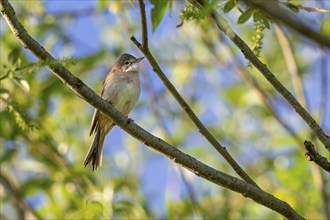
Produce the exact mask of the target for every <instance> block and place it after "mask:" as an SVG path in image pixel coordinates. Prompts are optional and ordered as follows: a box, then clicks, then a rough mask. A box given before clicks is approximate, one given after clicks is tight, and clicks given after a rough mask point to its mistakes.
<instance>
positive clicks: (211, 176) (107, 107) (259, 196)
mask: <svg viewBox="0 0 330 220" xmlns="http://www.w3.org/2000/svg"><path fill="white" fill-rule="evenodd" d="M0 11H1V14H2V16H3V17H4V19H5V20H6V22H7V24H8V25H9V27H10V29H11V30H12V32H13V33H14V35H15V36H16V37H17V39H18V40H19V41H20V42H21V43H22V45H23V46H24V47H25V48H27V49H29V50H30V51H31V52H33V53H34V54H35V55H36V56H37V57H38V58H39V59H41V60H50V61H52V62H49V63H48V67H49V69H50V70H51V71H52V72H53V73H54V74H55V75H56V76H57V77H58V78H60V79H61V80H62V81H63V83H64V84H65V85H67V86H68V87H69V88H70V89H71V90H72V91H74V92H75V93H76V94H77V95H79V96H80V97H81V98H83V99H84V100H86V101H87V102H88V103H90V104H91V105H92V106H94V107H95V108H97V109H98V110H100V111H101V112H102V113H103V114H105V115H107V116H108V117H109V118H111V119H112V120H113V121H114V123H116V124H117V125H118V126H120V127H121V128H122V129H124V130H125V131H126V132H128V133H129V134H130V135H132V136H133V137H135V138H136V139H138V140H140V141H141V142H143V143H144V144H145V145H147V146H149V147H150V148H152V149H154V150H155V151H157V152H160V153H161V154H163V155H164V156H166V157H167V158H169V159H171V160H173V162H175V163H177V164H180V165H181V166H183V167H185V168H187V169H189V170H190V171H191V172H193V173H195V174H196V175H198V176H201V177H203V178H204V179H207V180H209V181H210V182H213V183H215V184H217V185H219V186H223V187H226V188H228V189H231V190H233V191H235V192H239V193H241V194H242V195H243V196H245V197H249V198H251V199H253V200H254V201H255V202H257V203H259V204H262V205H264V206H265V207H268V208H270V209H272V210H274V211H276V212H278V213H280V214H281V215H283V216H284V217H286V218H288V219H304V218H303V217H302V216H301V215H299V214H298V213H297V212H296V211H295V210H294V209H292V207H291V206H290V205H289V204H287V203H286V202H284V201H281V200H279V199H278V198H276V197H274V196H273V195H271V194H269V193H266V192H264V191H263V190H261V189H259V188H258V187H255V186H254V185H252V184H248V183H246V182H244V181H242V180H240V179H237V178H235V177H232V176H229V175H227V174H225V173H222V172H220V171H217V170H215V169H213V168H212V167H209V166H207V165H206V164H204V163H202V162H200V161H198V160H196V159H195V158H193V157H191V156H189V155H187V154H185V153H183V152H181V151H180V150H178V149H177V148H175V147H173V146H171V145H169V144H168V143H166V142H164V141H163V140H161V139H159V138H157V137H155V136H153V135H151V134H150V133H148V132H147V131H146V130H144V129H143V128H141V127H140V126H138V125H136V124H135V123H134V122H133V121H132V120H130V119H128V118H127V117H125V116H124V115H122V114H121V113H120V112H119V111H118V110H117V109H116V108H115V107H114V106H113V105H111V104H110V103H108V102H106V101H105V100H103V99H102V98H101V97H100V96H98V95H96V94H95V93H94V92H93V91H92V90H91V89H90V88H89V87H87V86H86V85H85V84H84V83H83V82H82V81H81V80H80V79H78V78H76V77H75V76H73V75H72V73H70V72H69V71H68V70H67V69H66V68H64V67H63V66H62V65H61V64H59V63H58V62H57V61H56V60H55V59H54V58H53V57H52V56H51V55H50V54H49V53H48V52H47V51H46V50H45V49H44V48H43V47H42V46H41V45H40V44H39V43H38V42H37V41H35V40H34V39H33V38H32V37H31V36H30V35H29V34H28V33H27V32H26V30H25V29H24V27H23V26H22V25H21V23H20V22H19V21H18V20H17V18H16V15H15V11H14V9H13V8H12V6H11V5H10V4H9V2H8V1H7V0H0Z"/></svg>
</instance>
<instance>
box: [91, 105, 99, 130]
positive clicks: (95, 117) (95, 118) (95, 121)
mask: <svg viewBox="0 0 330 220" xmlns="http://www.w3.org/2000/svg"><path fill="white" fill-rule="evenodd" d="M99 115H100V112H99V111H98V110H97V109H95V111H94V115H93V119H92V123H91V130H90V132H89V136H91V135H92V134H93V133H94V132H95V129H96V127H97V126H98V121H99Z"/></svg>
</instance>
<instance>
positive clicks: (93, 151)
mask: <svg viewBox="0 0 330 220" xmlns="http://www.w3.org/2000/svg"><path fill="white" fill-rule="evenodd" d="M104 138H105V134H104V133H103V132H101V131H100V129H97V130H96V134H95V136H94V139H93V142H92V144H91V146H90V148H89V150H88V153H87V155H86V157H85V161H84V165H85V167H86V166H87V165H88V164H89V163H90V162H92V170H93V171H94V170H97V168H98V167H100V166H101V165H102V151H103V143H104Z"/></svg>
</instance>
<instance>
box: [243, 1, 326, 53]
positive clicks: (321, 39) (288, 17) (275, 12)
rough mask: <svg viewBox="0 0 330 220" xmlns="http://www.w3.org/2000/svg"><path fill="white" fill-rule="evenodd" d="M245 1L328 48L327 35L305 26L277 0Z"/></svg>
mask: <svg viewBox="0 0 330 220" xmlns="http://www.w3.org/2000/svg"><path fill="white" fill-rule="evenodd" d="M246 2H248V3H250V4H252V5H253V6H255V7H257V8H260V9H261V10H263V11H265V12H266V13H267V14H269V15H271V16H272V17H274V18H276V19H278V20H280V21H281V22H282V23H283V24H285V25H286V26H288V27H290V28H291V29H293V30H295V31H297V32H298V33H300V34H302V35H304V36H305V37H307V38H310V39H312V40H313V41H315V42H317V43H319V44H321V45H323V46H326V47H328V48H330V39H329V38H328V37H326V36H323V35H322V34H320V33H319V32H316V31H314V30H313V29H311V28H310V27H308V26H306V25H305V24H304V23H302V22H301V21H300V20H299V18H297V17H296V16H295V15H294V14H293V13H290V14H289V13H288V11H287V10H285V9H284V8H283V7H281V6H280V5H279V2H278V1H264V0H246Z"/></svg>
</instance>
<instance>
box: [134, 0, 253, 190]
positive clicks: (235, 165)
mask: <svg viewBox="0 0 330 220" xmlns="http://www.w3.org/2000/svg"><path fill="white" fill-rule="evenodd" d="M139 5H140V10H141V11H144V12H141V16H143V17H141V25H142V39H144V40H145V39H146V36H147V35H148V30H147V20H146V17H145V7H144V3H143V0H139ZM131 40H132V41H133V42H134V44H135V45H136V46H137V47H138V48H139V49H140V50H141V52H142V53H143V54H144V56H145V57H146V58H147V60H148V61H149V63H150V65H151V66H152V68H153V70H154V72H155V73H157V75H158V77H159V78H160V79H161V80H162V81H163V83H164V85H165V86H166V88H167V89H168V90H169V91H170V93H171V94H172V95H173V97H174V98H175V99H176V101H177V102H178V103H179V105H180V106H181V107H182V109H183V110H184V111H185V112H186V113H187V115H188V116H189V117H190V119H191V121H192V122H193V123H194V124H195V126H196V127H197V128H198V130H199V132H200V133H201V134H202V135H203V136H204V137H205V138H206V139H207V140H208V141H209V142H210V143H211V144H212V146H213V147H214V148H215V149H216V150H217V151H218V152H219V153H220V154H221V155H222V156H223V158H224V159H225V160H226V161H227V162H228V163H229V164H230V166H231V167H232V168H233V169H234V170H235V172H236V173H237V174H238V175H239V176H240V177H241V178H242V179H243V180H245V181H246V182H248V183H250V184H253V185H254V186H256V187H258V185H257V184H256V183H255V182H254V181H253V180H252V179H251V177H250V176H249V175H248V174H247V173H246V172H245V171H244V170H243V169H242V168H241V167H240V165H239V164H238V163H237V162H236V161H235V160H234V159H233V157H232V156H231V155H230V154H229V153H228V151H227V149H226V148H225V147H223V146H222V145H221V144H220V143H219V142H218V141H217V139H216V138H215V137H214V136H213V135H212V134H211V132H210V131H209V130H208V129H207V128H206V127H205V126H204V124H203V123H202V122H201V121H200V120H199V118H198V117H197V116H196V114H195V113H194V112H193V110H192V109H191V108H190V106H189V105H188V103H187V102H186V101H185V100H184V99H183V97H182V96H181V95H180V93H179V92H178V91H177V90H176V88H175V87H174V85H173V84H172V83H171V82H170V81H169V80H168V78H167V77H166V75H165V74H164V72H163V71H162V69H161V68H160V66H159V65H158V63H157V61H156V60H155V58H154V56H153V55H152V54H151V52H150V50H149V47H148V44H147V43H148V42H147V41H144V42H142V44H141V43H140V42H138V41H137V40H136V38H135V37H134V36H133V37H131Z"/></svg>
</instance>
